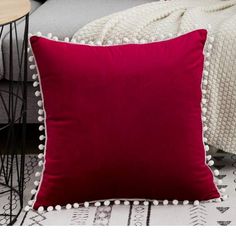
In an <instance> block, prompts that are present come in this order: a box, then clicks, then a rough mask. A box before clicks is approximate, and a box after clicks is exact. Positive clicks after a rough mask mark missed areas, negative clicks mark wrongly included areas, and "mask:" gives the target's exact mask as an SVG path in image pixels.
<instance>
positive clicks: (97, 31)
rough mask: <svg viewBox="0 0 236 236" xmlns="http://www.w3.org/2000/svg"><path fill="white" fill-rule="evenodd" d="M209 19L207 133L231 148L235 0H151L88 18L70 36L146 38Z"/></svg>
mask: <svg viewBox="0 0 236 236" xmlns="http://www.w3.org/2000/svg"><path fill="white" fill-rule="evenodd" d="M209 24H210V25H211V30H210V31H211V35H213V36H214V39H215V40H214V42H213V48H212V54H211V57H210V59H209V60H210V65H209V66H208V68H207V70H208V71H209V78H208V85H207V88H208V89H207V94H206V96H207V121H206V122H207V126H208V128H209V129H208V132H207V133H206V136H207V140H208V144H210V145H213V146H215V147H217V148H219V149H222V150H224V151H227V152H232V153H236V0H224V1H223V0H221V1H220V0H195V1H194V0H172V1H156V2H152V3H148V4H144V5H140V6H137V7H134V8H131V9H128V10H125V11H122V12H118V13H115V14H112V15H110V16H107V17H104V18H101V19H98V20H96V21H93V22H91V23H90V24H88V25H86V26H85V27H83V28H82V29H80V30H79V31H78V32H77V33H76V34H75V35H74V37H75V38H76V39H77V40H79V41H80V42H81V43H94V42H95V43H97V44H121V43H129V42H137V39H139V40H141V39H142V40H143V42H149V41H155V40H161V39H163V37H165V35H169V37H171V35H172V34H177V33H185V32H189V31H191V30H193V29H195V28H196V27H197V28H207V27H209ZM167 73H168V71H167Z"/></svg>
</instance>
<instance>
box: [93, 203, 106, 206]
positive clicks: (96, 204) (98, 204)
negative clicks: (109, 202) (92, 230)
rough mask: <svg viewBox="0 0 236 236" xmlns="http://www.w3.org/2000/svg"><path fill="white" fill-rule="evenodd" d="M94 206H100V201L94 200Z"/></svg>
mask: <svg viewBox="0 0 236 236" xmlns="http://www.w3.org/2000/svg"><path fill="white" fill-rule="evenodd" d="M104 205H105V203H104ZM94 206H95V207H100V206H101V203H100V202H95V203H94Z"/></svg>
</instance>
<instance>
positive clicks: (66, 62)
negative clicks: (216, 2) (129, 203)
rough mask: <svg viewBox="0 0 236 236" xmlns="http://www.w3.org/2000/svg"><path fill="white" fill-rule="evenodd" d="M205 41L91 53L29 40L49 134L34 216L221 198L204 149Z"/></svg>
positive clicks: (194, 36)
mask: <svg viewBox="0 0 236 236" xmlns="http://www.w3.org/2000/svg"><path fill="white" fill-rule="evenodd" d="M206 37H207V31H206V30H196V31H193V32H190V33H187V34H185V35H182V36H179V37H176V38H173V39H169V40H165V41H161V42H153V43H147V44H127V45H114V46H89V45H80V44H75V43H68V42H59V41H54V40H50V39H47V38H44V37H38V36H32V37H31V38H30V42H31V47H32V50H33V54H34V57H35V60H36V64H37V68H38V72H39V78H40V87H41V94H42V99H43V105H44V110H45V112H44V122H45V131H46V143H45V152H44V154H41V156H40V157H43V156H44V158H45V161H44V168H43V172H42V178H41V181H40V184H39V187H38V191H37V193H36V198H35V201H34V208H35V209H38V208H39V207H40V206H44V207H48V206H56V205H58V204H59V205H66V204H68V203H75V202H79V203H83V202H85V201H95V200H103V199H134V198H139V199H158V200H159V199H167V200H173V199H178V200H190V201H194V200H210V199H215V198H219V197H220V194H219V192H218V190H217V188H216V186H215V184H214V182H213V174H212V172H211V170H210V169H209V167H208V166H207V164H206V160H205V158H206V156H205V148H204V143H203V124H202V111H201V99H202V92H201V83H202V73H203V65H204V54H203V48H204V45H205V41H206ZM39 105H42V104H41V103H40V102H39ZM41 120H42V117H41ZM41 139H43V137H42V138H41ZM43 147H44V146H42V145H40V149H43Z"/></svg>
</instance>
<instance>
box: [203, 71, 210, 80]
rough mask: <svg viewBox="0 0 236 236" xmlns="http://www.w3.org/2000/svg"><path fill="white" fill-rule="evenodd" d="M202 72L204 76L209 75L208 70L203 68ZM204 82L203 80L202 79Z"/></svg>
mask: <svg viewBox="0 0 236 236" xmlns="http://www.w3.org/2000/svg"><path fill="white" fill-rule="evenodd" d="M203 74H204V75H205V76H208V75H209V72H208V71H207V70H204V71H203ZM203 82H204V81H203Z"/></svg>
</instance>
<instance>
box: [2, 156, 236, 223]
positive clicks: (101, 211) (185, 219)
mask: <svg viewBox="0 0 236 236" xmlns="http://www.w3.org/2000/svg"><path fill="white" fill-rule="evenodd" d="M214 159H215V165H216V167H217V168H218V169H219V170H220V171H221V173H220V175H219V176H218V178H220V179H222V181H223V184H222V185H220V186H219V187H220V188H226V193H227V194H228V195H229V199H228V200H226V201H225V202H221V203H202V204H200V205H199V206H193V205H187V206H183V205H177V206H173V205H167V206H163V205H158V206H153V205H149V206H144V205H142V204H141V205H138V206H135V205H129V206H124V205H110V206H100V207H89V208H83V207H81V208H78V209H70V210H61V211H52V212H43V213H38V212H36V211H32V210H31V211H29V212H27V213H26V212H22V213H21V215H20V217H19V219H18V221H17V223H16V225H28V226H34V225H35V226H40V225H104V226H108V225H111V226H112V225H121V226H126V225H132V226H133V225H136V226H146V225H150V226H152V225H153V226H155V225H190V226H191V225H193V226H194V225H222V226H227V225H236V204H235V203H236V155H232V154H226V153H223V152H220V151H219V152H217V153H216V154H215V156H214ZM36 161H37V158H36V156H29V157H28V160H27V165H26V191H25V202H27V201H28V200H29V199H30V190H31V189H32V187H33V179H34V177H33V176H34V174H33V172H35V171H36V170H35V166H36ZM173 181H174V180H173ZM170 187H171V186H170ZM140 188H142V186H141V185H140ZM65 194H66V193H65ZM1 201H2V199H0V202H1Z"/></svg>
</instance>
